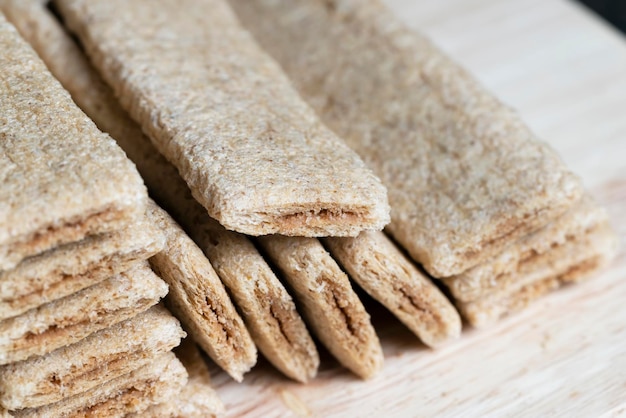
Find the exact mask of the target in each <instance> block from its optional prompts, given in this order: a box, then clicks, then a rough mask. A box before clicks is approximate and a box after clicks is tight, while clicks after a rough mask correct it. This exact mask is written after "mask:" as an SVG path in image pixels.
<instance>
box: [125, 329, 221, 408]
mask: <svg viewBox="0 0 626 418" xmlns="http://www.w3.org/2000/svg"><path fill="white" fill-rule="evenodd" d="M176 356H177V357H178V359H179V360H180V361H181V363H183V366H185V369H187V374H189V379H188V381H187V384H186V385H185V387H184V388H183V390H182V392H181V393H180V396H179V397H178V399H170V400H169V401H168V402H164V403H161V404H158V405H154V406H152V407H150V408H148V409H147V410H146V411H144V412H142V413H141V417H145V418H150V417H154V418H165V417H172V418H210V417H214V416H216V415H219V414H221V413H223V412H224V404H223V403H222V401H221V400H220V399H219V398H218V396H217V393H216V392H215V390H214V389H213V388H212V387H211V376H210V375H209V369H208V368H207V366H206V363H205V362H204V360H203V359H202V356H201V355H200V352H199V351H198V348H197V347H196V345H195V343H194V342H193V340H191V339H190V338H187V339H185V340H184V341H183V343H182V344H181V345H180V347H178V348H177V349H176ZM133 416H135V415H131V417H133ZM137 416H138V415H137ZM127 418H130V417H127Z"/></svg>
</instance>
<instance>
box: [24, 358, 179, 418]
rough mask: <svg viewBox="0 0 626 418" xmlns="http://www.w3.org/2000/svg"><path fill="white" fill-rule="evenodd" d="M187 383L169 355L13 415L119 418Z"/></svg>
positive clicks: (167, 396)
mask: <svg viewBox="0 0 626 418" xmlns="http://www.w3.org/2000/svg"><path fill="white" fill-rule="evenodd" d="M186 383H187V372H186V370H185V368H184V367H183V365H182V364H181V363H180V361H179V360H178V359H177V358H176V356H175V355H174V353H172V352H169V353H165V354H163V355H161V356H160V357H158V358H156V359H155V360H154V361H153V362H151V363H149V364H148V365H146V366H143V367H141V368H139V369H137V370H135V371H133V372H131V373H128V374H126V375H123V376H120V377H118V378H116V379H113V380H110V381H108V382H106V383H103V384H102V385H100V386H96V387H94V388H93V389H91V390H88V391H86V392H83V393H80V394H78V395H75V396H72V397H70V398H66V399H64V400H62V401H59V402H56V403H53V404H50V405H45V406H42V407H40V408H28V409H22V410H19V411H14V412H13V414H14V416H16V417H29V418H31V417H33V418H34V417H41V418H44V417H45V418H47V417H61V416H88V417H90V418H91V417H93V418H117V417H119V418H121V417H125V416H127V415H129V414H137V413H141V412H142V411H145V410H146V409H148V408H149V407H150V406H152V405H155V404H158V403H161V402H165V401H168V400H170V399H173V398H174V397H175V396H177V395H178V394H179V393H180V392H181V390H182V388H183V386H184V385H185V384H186Z"/></svg>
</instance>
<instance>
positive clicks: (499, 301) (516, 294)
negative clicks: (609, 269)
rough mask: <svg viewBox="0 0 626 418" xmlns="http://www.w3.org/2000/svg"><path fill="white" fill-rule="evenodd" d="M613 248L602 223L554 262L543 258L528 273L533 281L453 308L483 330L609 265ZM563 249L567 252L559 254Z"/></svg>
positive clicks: (613, 238)
mask: <svg viewBox="0 0 626 418" xmlns="http://www.w3.org/2000/svg"><path fill="white" fill-rule="evenodd" d="M616 248H617V237H616V236H615V234H614V232H613V231H612V229H611V227H610V226H609V224H608V222H605V223H604V224H602V225H601V226H599V227H598V228H595V229H594V230H593V231H592V232H590V233H589V234H586V235H584V236H582V237H581V238H580V239H578V240H577V241H574V242H571V243H568V244H566V245H565V246H563V247H562V248H561V251H559V250H556V251H555V254H554V258H553V257H545V258H543V262H542V265H537V266H535V271H532V272H530V273H529V275H531V277H532V279H533V280H528V279H527V278H526V277H523V276H521V277H519V279H518V280H519V283H521V285H517V286H515V287H511V288H508V289H506V290H502V291H497V292H492V293H490V294H488V295H486V296H483V297H481V298H479V299H476V300H473V301H470V302H460V301H459V302H457V307H458V308H459V311H460V312H461V315H463V317H464V318H465V319H466V320H467V321H468V322H469V323H470V324H471V325H473V326H474V327H479V328H480V327H486V326H488V325H491V324H493V323H494V322H496V321H497V320H498V319H500V318H501V317H503V316H505V315H509V314H512V313H514V312H517V311H520V310H522V309H524V308H525V307H526V306H528V305H529V304H530V303H531V302H533V301H534V300H536V299H538V298H539V297H541V296H543V295H544V294H546V293H548V292H550V291H553V290H556V289H558V288H559V287H561V286H563V285H565V284H568V283H572V282H579V281H581V280H584V279H586V278H588V277H590V276H592V275H593V274H594V273H595V272H597V271H598V270H600V269H602V268H603V267H605V266H606V265H607V264H608V263H609V261H610V260H611V259H612V258H613V256H614V255H615V253H616ZM564 249H567V251H566V252H565V251H562V250H564ZM563 260H567V262H563ZM557 261H558V263H557ZM556 266H558V268H556ZM538 272H539V273H541V274H539V273H538Z"/></svg>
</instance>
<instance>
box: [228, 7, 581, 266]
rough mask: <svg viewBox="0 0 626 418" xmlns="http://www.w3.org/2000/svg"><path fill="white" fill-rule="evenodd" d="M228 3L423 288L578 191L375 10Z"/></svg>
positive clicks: (440, 60) (455, 71) (442, 63)
mask: <svg viewBox="0 0 626 418" xmlns="http://www.w3.org/2000/svg"><path fill="white" fill-rule="evenodd" d="M326 3H327V2H321V1H316V0H302V1H291V0H255V1H248V0H230V4H231V5H232V6H233V8H234V10H235V11H236V12H237V14H238V17H239V18H240V19H241V21H242V23H243V24H244V26H245V27H246V28H247V29H249V30H250V31H251V32H252V33H253V34H254V35H255V36H256V39H257V40H258V41H259V42H260V44H261V45H262V46H263V47H265V49H266V50H267V51H268V52H269V53H270V54H271V55H272V56H273V57H274V58H275V59H276V60H277V61H278V62H279V63H280V64H281V65H282V67H283V69H284V70H285V72H286V73H287V75H288V76H289V77H290V78H291V80H292V82H293V83H294V85H295V86H296V88H297V89H298V91H299V92H300V93H301V94H302V96H303V97H304V98H305V100H306V101H307V102H308V103H309V104H310V105H311V106H312V107H313V108H314V109H315V110H316V111H317V112H318V114H319V115H320V117H321V119H322V121H323V122H324V123H326V124H327V125H328V126H329V127H330V128H331V129H333V130H334V131H335V132H337V133H338V134H339V136H341V137H342V138H343V139H344V140H345V141H346V142H347V143H348V145H349V146H350V147H351V148H352V149H354V150H355V151H357V153H358V154H359V155H360V156H361V157H362V158H363V159H364V160H365V162H366V163H367V164H368V165H369V166H370V167H371V168H372V169H373V170H374V172H375V173H376V174H377V175H378V176H380V178H381V179H382V181H383V183H384V184H385V185H386V186H387V188H388V192H389V201H390V204H391V207H392V214H391V218H392V220H391V224H390V225H389V226H388V231H389V232H390V233H391V235H393V237H394V238H395V240H396V241H398V242H399V243H400V244H401V245H402V246H403V247H404V248H405V249H406V250H407V251H408V252H409V253H410V254H411V256H412V257H413V258H414V259H415V260H417V261H418V262H420V263H421V264H422V265H423V266H424V268H425V269H426V270H427V271H428V272H429V273H431V274H432V275H433V276H435V277H447V276H451V275H454V274H459V273H461V272H463V271H465V270H466V269H468V268H470V267H472V266H474V265H477V264H479V263H481V262H482V261H484V260H487V259H489V258H490V257H492V256H494V255H496V254H498V253H499V252H501V251H502V250H503V249H504V248H505V247H506V246H508V245H509V244H510V243H512V242H514V241H516V240H517V239H518V238H519V237H522V236H524V235H526V234H528V233H530V232H532V231H533V230H536V229H538V228H540V227H542V226H544V225H546V224H547V223H548V222H549V221H550V220H552V219H554V218H556V217H557V216H559V215H560V214H562V213H564V212H565V211H566V210H567V209H568V208H569V207H570V206H572V205H573V204H574V203H575V202H576V201H577V200H578V199H579V198H580V196H581V193H582V189H581V185H580V181H579V179H578V178H577V177H576V176H574V175H573V174H572V173H571V172H570V171H569V170H568V169H567V168H566V167H565V165H564V164H563V162H562V161H561V160H560V158H559V157H558V156H557V154H556V153H555V152H554V151H553V150H552V149H550V147H549V146H548V145H547V144H545V143H543V142H540V141H539V140H537V139H536V137H535V135H534V134H533V133H532V132H530V130H529V129H528V128H527V127H526V126H525V125H524V124H523V123H522V121H521V120H520V118H519V116H518V115H517V114H516V113H515V112H514V111H513V110H511V109H509V108H508V107H506V106H505V105H503V104H502V103H500V102H499V101H498V100H497V99H495V98H494V97H493V96H492V95H490V94H489V93H487V92H486V91H485V89H484V88H483V87H482V86H480V85H479V84H478V83H477V82H476V81H475V80H474V79H473V78H472V77H471V76H470V75H469V74H468V73H467V72H466V71H465V70H463V69H462V68H461V67H460V66H459V65H457V64H456V63H454V62H453V61H452V60H451V59H449V58H448V57H446V56H445V55H444V54H443V53H442V52H441V51H439V50H438V49H437V48H436V47H435V46H433V44H432V43H431V42H430V41H428V40H427V39H426V38H424V37H423V36H421V35H418V34H416V33H413V32H412V31H410V30H408V29H407V28H406V27H405V26H404V25H403V24H402V23H401V22H400V21H399V20H398V19H397V18H396V17H395V16H393V14H392V13H391V12H390V11H389V10H387V9H386V8H385V7H384V6H383V5H382V4H381V2H379V1H376V0H373V1H367V2H363V1H359V0H333V1H331V3H330V4H331V5H332V6H333V7H327V5H326Z"/></svg>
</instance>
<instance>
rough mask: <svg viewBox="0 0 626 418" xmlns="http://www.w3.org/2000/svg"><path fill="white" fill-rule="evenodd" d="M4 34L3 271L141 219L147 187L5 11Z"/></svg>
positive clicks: (0, 81) (0, 126)
mask: <svg viewBox="0 0 626 418" xmlns="http://www.w3.org/2000/svg"><path fill="white" fill-rule="evenodd" d="M0 33H1V36H0V51H1V52H0V53H1V54H2V56H3V58H2V60H1V64H0V66H1V68H0V90H1V91H2V96H3V100H2V104H0V184H2V187H0V270H8V269H11V268H13V267H15V265H16V264H17V263H19V262H20V261H21V260H22V259H23V258H25V257H27V256H30V255H33V254H37V253H39V252H42V251H45V250H47V249H49V248H52V247H54V246H56V245H59V244H63V243H67V242H72V241H77V240H80V239H82V238H84V237H85V236H88V235H91V234H95V233H99V232H106V231H111V230H114V229H118V228H120V227H122V226H123V225H125V224H127V223H128V222H130V221H132V220H134V219H136V218H138V217H139V216H141V215H142V214H143V212H144V209H145V203H146V190H145V187H144V186H143V181H142V180H141V178H140V177H139V174H138V173H137V171H136V169H135V167H134V166H133V165H132V163H131V162H130V161H129V160H128V158H126V156H125V155H124V153H123V152H122V150H121V149H119V147H118V146H117V145H116V144H115V142H114V141H113V140H112V139H111V138H110V137H109V136H108V135H105V134H103V133H102V132H100V131H99V130H98V129H97V128H96V126H95V125H94V123H93V122H92V121H91V120H90V119H89V118H88V117H87V116H85V114H84V113H82V112H81V111H80V109H78V107H77V106H76V105H75V104H74V102H72V99H71V98H70V96H69V94H67V92H66V91H65V90H63V88H62V87H61V86H60V85H59V83H58V81H56V80H55V79H54V78H53V77H52V75H51V74H50V73H49V72H48V70H47V69H46V67H45V65H44V64H43V63H42V62H41V60H40V59H39V58H38V57H37V55H36V54H35V52H34V51H33V50H32V49H31V48H30V47H29V46H28V44H27V43H26V42H25V41H24V40H22V39H21V38H20V37H19V35H18V34H17V32H16V30H15V29H14V28H13V26H11V25H10V24H9V23H7V22H6V20H5V18H4V17H3V16H0Z"/></svg>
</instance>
